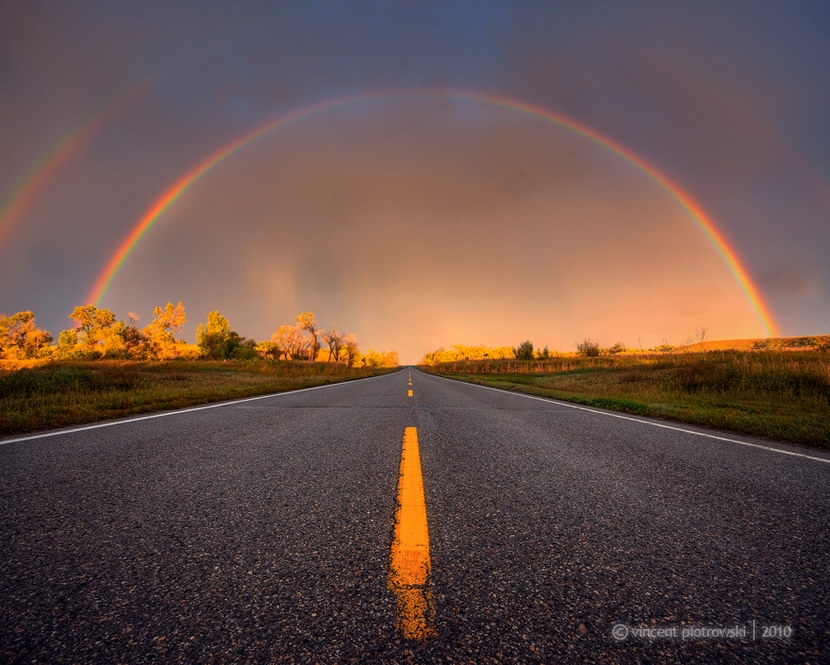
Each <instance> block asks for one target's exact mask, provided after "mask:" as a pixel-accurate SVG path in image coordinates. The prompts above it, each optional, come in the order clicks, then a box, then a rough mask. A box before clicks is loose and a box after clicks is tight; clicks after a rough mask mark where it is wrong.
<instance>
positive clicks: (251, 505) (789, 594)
mask: <svg viewBox="0 0 830 665" xmlns="http://www.w3.org/2000/svg"><path fill="white" fill-rule="evenodd" d="M407 372H408V371H407V370H403V371H402V372H398V373H394V374H390V375H386V376H382V377H378V378H373V379H366V380H361V381H356V382H351V383H347V384H339V385H335V386H329V387H325V388H320V389H312V390H306V391H300V392H294V393H286V394H282V395H277V396H270V397H266V398H259V399H252V400H247V401H242V402H237V403H232V404H227V405H222V406H219V407H212V408H203V409H196V410H186V411H181V412H177V413H175V414H172V415H164V416H162V417H153V418H144V419H135V420H132V421H124V422H121V423H118V424H114V425H112V426H106V427H96V428H92V429H80V430H78V431H67V432H63V433H60V434H58V435H54V436H47V437H40V438H33V439H29V440H25V441H8V440H6V441H5V442H3V441H0V443H2V444H3V445H0V491H2V504H1V505H0V511H1V512H0V515H1V516H2V521H1V522H0V538H2V541H1V542H2V547H0V566H2V574H0V620H1V621H0V662H3V663H32V662H38V663H73V664H78V663H107V664H116V663H176V662H188V663H279V662H289V663H291V662H296V663H306V662H307V663H314V662H320V663H340V662H356V663H373V662H378V663H407V662H413V663H419V662H423V663H431V662H453V663H511V662H519V663H534V662H545V663H560V662H562V663H571V662H573V663H585V662H587V663H649V662H678V661H680V662H684V663H713V662H726V663H729V662H752V663H766V662H769V663H787V662H793V663H805V662H807V663H820V662H828V658H830V655H828V654H830V612H828V609H829V608H830V572H829V571H828V562H827V554H828V552H830V528H829V527H830V464H828V463H827V461H826V459H827V458H828V457H830V455H828V454H826V453H822V452H815V451H810V450H806V449H798V448H794V447H787V446H783V445H776V444H770V443H768V442H764V441H759V440H753V439H749V438H744V437H738V436H734V435H728V434H720V435H718V434H717V433H712V432H710V433H709V434H715V435H718V436H722V437H724V438H726V439H730V441H725V440H721V439H718V438H713V437H712V436H701V435H700V433H701V432H703V430H698V429H695V428H683V427H680V428H678V429H670V428H666V427H661V426H659V425H660V423H657V424H655V421H650V422H648V421H643V419H639V418H634V419H629V418H624V417H619V416H618V415H613V414H610V413H607V412H601V411H597V410H590V409H584V408H578V407H574V406H568V405H565V404H562V403H557V402H552V401H548V400H542V399H534V398H530V397H526V396H521V395H515V394H510V393H504V392H500V391H495V390H489V389H485V388H481V387H477V386H469V385H465V384H461V383H457V382H454V381H449V380H446V379H440V378H437V377H433V376H429V375H425V374H422V373H420V372H417V371H415V370H412V383H413V385H412V387H411V388H412V390H413V391H414V395H413V396H412V397H409V396H407V390H408V389H409V386H408V382H407V376H408V373H407ZM406 427H416V428H417V433H418V438H419V440H420V456H421V465H422V469H423V486H424V491H425V494H426V506H427V520H428V529H429V547H430V553H431V565H432V574H431V578H430V580H429V585H430V587H431V593H432V598H433V601H434V610H435V614H434V633H435V635H434V637H428V638H427V639H424V640H407V639H404V638H403V637H402V636H400V634H399V631H398V625H397V611H398V609H397V604H396V598H395V595H394V594H393V592H392V591H391V590H390V589H389V586H388V582H387V578H388V574H389V563H390V545H391V541H392V537H393V528H394V519H395V514H396V506H397V498H396V487H397V484H398V473H399V465H400V461H401V446H402V438H403V432H404V428H406ZM684 429H686V430H688V431H682V430H684ZM738 441H740V442H745V443H754V444H756V445H755V446H751V445H743V444H742V443H739V442H738ZM757 446H761V447H757ZM782 451H783V452H782ZM787 452H789V453H793V452H795V453H798V454H796V455H793V454H785V453H787ZM684 631H685V633H684ZM690 631H691V632H690ZM730 631H731V632H730Z"/></svg>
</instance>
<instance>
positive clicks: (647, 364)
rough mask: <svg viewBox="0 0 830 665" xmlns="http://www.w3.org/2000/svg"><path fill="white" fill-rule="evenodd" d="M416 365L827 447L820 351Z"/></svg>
mask: <svg viewBox="0 0 830 665" xmlns="http://www.w3.org/2000/svg"><path fill="white" fill-rule="evenodd" d="M424 369H427V370H428V371H433V372H436V373H440V374H445V375H448V376H452V377H455V378H460V379H464V380H469V381H474V382H478V383H487V384H490V385H495V386H500V387H503V388H508V389H512V390H520V391H524V392H529V393H533V394H538V395H545V396H549V397H555V398H557V399H564V400H569V401H574V402H578V403H582V404H590V405H593V406H597V407H602V408H610V409H615V410H620V411H626V412H629V413H637V414H641V415H648V416H652V417H658V418H667V419H671V420H678V421H682V422H686V423H692V424H697V425H702V426H706V427H713V428H717V429H727V430H732V431H735V432H740V433H744V434H753V435H758V436H763V437H767V438H772V439H778V440H782V441H789V442H793V443H800V444H806V445H812V446H819V447H830V353H828V352H827V351H801V352H799V353H791V352H784V351H763V352H758V351H754V352H753V351H709V352H698V353H676V354H651V355H637V356H630V355H629V356H601V357H598V358H580V357H574V356H570V357H559V358H553V359H550V360H546V361H539V360H536V361H530V362H520V361H516V360H510V361H468V362H457V363H445V364H444V365H439V366H435V367H431V368H424Z"/></svg>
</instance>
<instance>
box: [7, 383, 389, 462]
mask: <svg viewBox="0 0 830 665" xmlns="http://www.w3.org/2000/svg"><path fill="white" fill-rule="evenodd" d="M384 376H386V375H385V374H380V375H378V376H367V377H366V378H363V379H351V380H349V381H340V382H338V383H329V384H326V385H324V386H312V387H311V388H298V389H297V390H286V391H284V392H281V393H270V394H268V395H257V396H255V397H244V398H242V399H234V400H230V401H226V402H216V403H214V404H205V405H203V406H191V407H187V408H185V409H178V410H176V411H163V412H162V413H151V414H149V415H146V416H134V417H132V418H119V419H118V420H108V421H106V422H103V423H95V424H93V425H83V426H81V427H73V428H71V429H59V430H51V431H49V432H41V433H40V434H29V435H27V436H21V437H17V438H14V439H2V440H0V446H2V445H5V444H7V443H19V442H21V441H33V440H35V439H47V438H49V437H52V436H60V435H62V434H74V433H76V432H85V431H87V430H91V429H101V428H102V427H114V426H115V425H129V424H130V423H137V422H141V421H142V420H153V419H154V418H167V417H168V416H178V415H181V414H184V413H191V412H193V411H205V410H207V409H218V408H220V407H223V406H235V405H236V404H244V403H245V402H253V401H256V400H260V399H270V398H271V397H282V396H283V395H295V394H297V393H304V392H308V391H311V390H324V389H325V388H336V387H338V386H343V385H345V384H347V383H355V382H357V381H371V380H373V379H382V378H383V377H384Z"/></svg>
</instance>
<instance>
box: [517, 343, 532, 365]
mask: <svg viewBox="0 0 830 665" xmlns="http://www.w3.org/2000/svg"><path fill="white" fill-rule="evenodd" d="M513 354H514V355H515V356H516V360H533V344H532V343H531V342H530V340H527V339H526V340H525V341H524V342H522V343H521V344H519V346H517V347H516V348H515V349H513Z"/></svg>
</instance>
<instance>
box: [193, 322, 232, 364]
mask: <svg viewBox="0 0 830 665" xmlns="http://www.w3.org/2000/svg"><path fill="white" fill-rule="evenodd" d="M237 337H238V335H237ZM196 344H198V345H199V350H200V351H201V353H202V357H203V358H210V359H212V360H224V359H226V358H228V357H230V352H231V350H232V349H231V346H232V345H231V324H230V323H229V322H228V320H227V319H226V318H225V317H224V316H222V315H221V314H220V313H219V312H216V311H213V312H210V313H209V314H208V318H207V323H205V324H204V325H202V324H201V323H200V324H199V325H198V326H197V328H196Z"/></svg>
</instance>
